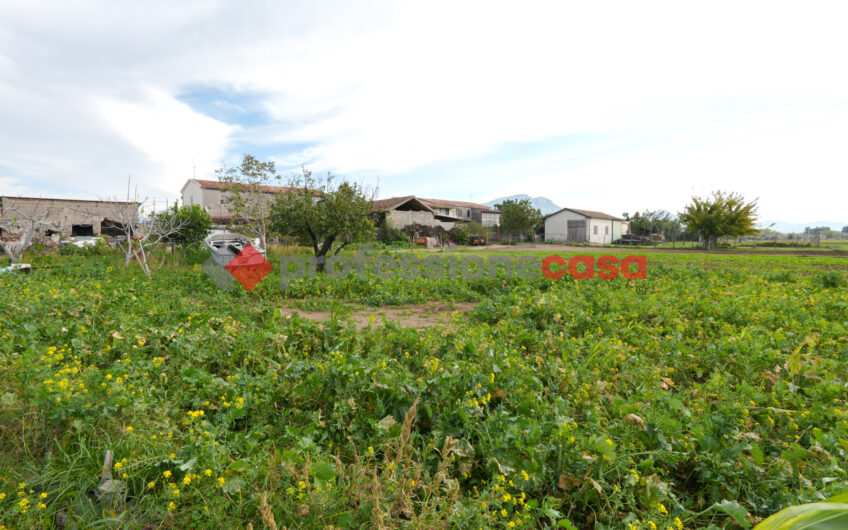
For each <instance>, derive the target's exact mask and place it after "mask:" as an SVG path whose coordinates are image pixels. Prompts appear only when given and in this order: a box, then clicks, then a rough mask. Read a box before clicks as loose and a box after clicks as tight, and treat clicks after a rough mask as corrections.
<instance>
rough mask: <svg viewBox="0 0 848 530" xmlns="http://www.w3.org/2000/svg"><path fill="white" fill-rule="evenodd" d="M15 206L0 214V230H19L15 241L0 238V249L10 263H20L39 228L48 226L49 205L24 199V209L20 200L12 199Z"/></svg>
mask: <svg viewBox="0 0 848 530" xmlns="http://www.w3.org/2000/svg"><path fill="white" fill-rule="evenodd" d="M12 201H15V203H14V204H15V206H14V207H13V208H11V209H9V210H7V211H3V212H0V229H2V230H5V231H9V232H12V231H13V229H17V230H20V235H19V236H18V240H17V241H3V239H2V238H0V248H2V249H3V252H4V253H5V254H6V255H7V256H9V259H10V260H12V263H20V262H21V257H22V256H23V254H24V252H25V251H26V249H27V248H29V246H30V244H31V243H32V238H33V236H34V235H35V232H36V230H37V229H38V228H39V227H44V226H50V225H51V224H52V223H50V222H49V221H48V218H49V217H50V213H51V212H50V205H49V204H47V203H45V202H43V201H41V200H34V201H33V200H31V199H26V207H23V205H22V204H21V203H20V201H21V199H12Z"/></svg>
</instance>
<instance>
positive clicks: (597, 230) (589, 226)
mask: <svg viewBox="0 0 848 530" xmlns="http://www.w3.org/2000/svg"><path fill="white" fill-rule="evenodd" d="M544 220H545V241H567V242H573V243H591V244H597V245H604V244H608V243H612V242H613V241H615V240H616V239H618V238H620V237H621V236H622V235H625V234H627V227H626V226H624V225H623V223H626V222H625V221H624V220H623V219H621V218H620V217H615V216H614V215H610V214H607V213H603V212H595V211H591V210H577V209H575V208H563V209H562V210H560V211H558V212H554V213H552V214H550V215H547V216H545V218H544Z"/></svg>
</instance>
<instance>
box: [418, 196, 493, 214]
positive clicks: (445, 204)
mask: <svg viewBox="0 0 848 530" xmlns="http://www.w3.org/2000/svg"><path fill="white" fill-rule="evenodd" d="M418 200H420V201H421V202H423V203H424V204H426V205H427V206H430V207H431V208H450V207H452V206H461V207H463V208H473V209H475V210H483V211H484V212H489V213H493V212H496V213H500V212H499V211H498V210H493V209H491V208H490V207H488V206H486V205H485V204H478V203H476V202H468V201H446V200H444V199H418Z"/></svg>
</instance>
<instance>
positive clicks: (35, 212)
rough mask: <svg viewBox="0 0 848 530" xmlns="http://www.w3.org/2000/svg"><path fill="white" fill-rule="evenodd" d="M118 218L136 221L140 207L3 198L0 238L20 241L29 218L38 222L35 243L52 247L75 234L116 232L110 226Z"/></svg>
mask: <svg viewBox="0 0 848 530" xmlns="http://www.w3.org/2000/svg"><path fill="white" fill-rule="evenodd" d="M117 214H120V215H117ZM116 217H117V218H118V219H119V218H120V217H130V218H133V219H136V220H137V219H138V206H137V205H135V204H132V203H126V202H123V203H117V202H115V203H110V202H104V201H83V200H68V199H36V198H22V197H0V229H2V233H0V237H2V238H3V239H4V240H7V241H9V240H12V241H13V240H16V239H18V237H20V235H21V234H22V233H23V231H24V230H25V228H26V226H27V224H28V223H29V222H30V221H29V220H30V219H35V220H37V224H36V232H35V236H34V237H33V242H34V243H41V244H43V245H46V246H52V245H55V244H58V242H59V240H61V239H67V238H69V237H71V236H72V235H93V236H98V235H101V233H103V232H104V231H105V232H107V233H109V232H111V231H113V230H114V229H112V230H110V225H111V224H113V223H114V222H116V221H118V219H116Z"/></svg>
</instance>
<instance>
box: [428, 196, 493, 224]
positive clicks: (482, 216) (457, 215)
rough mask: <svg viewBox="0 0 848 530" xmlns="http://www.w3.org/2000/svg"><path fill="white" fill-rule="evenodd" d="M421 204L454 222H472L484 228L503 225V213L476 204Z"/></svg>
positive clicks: (447, 201) (430, 201)
mask: <svg viewBox="0 0 848 530" xmlns="http://www.w3.org/2000/svg"><path fill="white" fill-rule="evenodd" d="M421 202H422V203H424V204H426V205H427V206H429V207H430V208H432V210H433V211H434V212H435V213H436V214H437V215H442V216H445V217H449V218H453V219H454V220H462V221H471V222H474V223H480V224H481V225H483V226H498V225H500V224H501V212H499V211H498V210H493V209H492V208H489V207H488V206H486V205H483V204H477V203H476V202H466V201H450V200H444V199H421Z"/></svg>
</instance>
